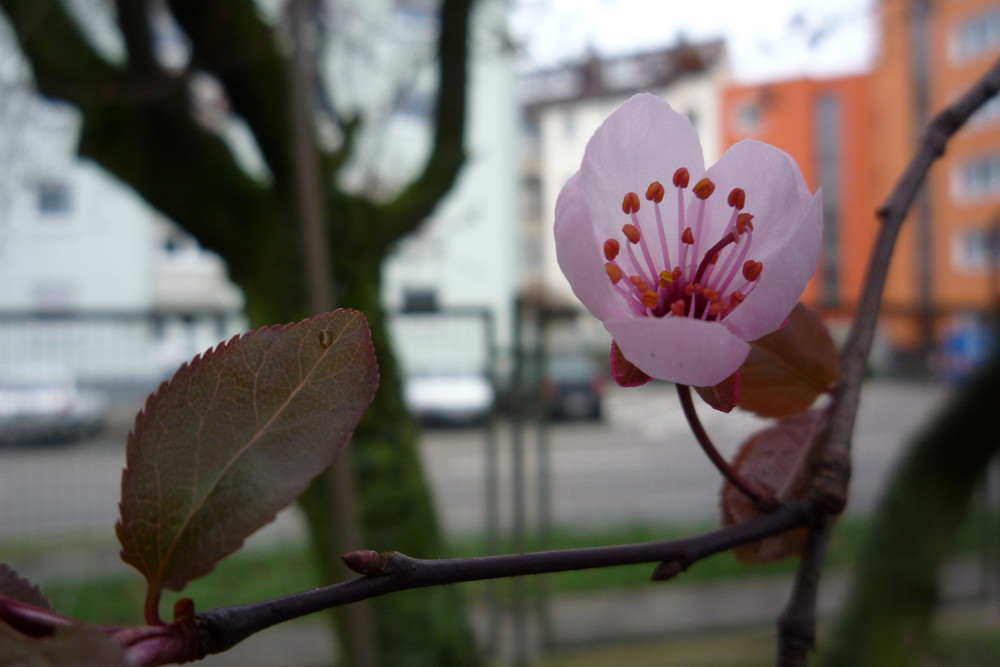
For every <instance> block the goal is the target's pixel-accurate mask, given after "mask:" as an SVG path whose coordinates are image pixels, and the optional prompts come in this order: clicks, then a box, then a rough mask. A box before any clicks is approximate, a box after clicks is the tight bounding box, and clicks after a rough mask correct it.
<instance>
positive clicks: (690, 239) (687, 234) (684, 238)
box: [681, 227, 694, 245]
mask: <svg viewBox="0 0 1000 667" xmlns="http://www.w3.org/2000/svg"><path fill="white" fill-rule="evenodd" d="M681 243H687V244H688V245H694V232H692V231H691V228H690V227H685V228H684V233H683V234H681Z"/></svg>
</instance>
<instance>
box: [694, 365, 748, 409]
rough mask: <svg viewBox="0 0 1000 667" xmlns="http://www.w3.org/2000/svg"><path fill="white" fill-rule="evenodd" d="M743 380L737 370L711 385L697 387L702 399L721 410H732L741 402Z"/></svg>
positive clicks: (696, 389)
mask: <svg viewBox="0 0 1000 667" xmlns="http://www.w3.org/2000/svg"><path fill="white" fill-rule="evenodd" d="M742 386H743V382H742V378H741V377H740V372H739V371H736V372H735V373H733V374H732V375H730V376H729V377H727V378H726V379H725V380H723V381H722V382H720V383H719V384H717V385H713V386H711V387H695V388H694V390H695V391H696V392H698V395H699V396H701V399H702V400H703V401H705V402H706V403H708V404H709V405H710V406H712V407H713V408H715V409H716V410H718V411H719V412H732V411H733V408H735V407H736V406H737V405H738V404H739V402H740V391H741V390H742Z"/></svg>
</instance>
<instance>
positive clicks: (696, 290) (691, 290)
mask: <svg viewBox="0 0 1000 667" xmlns="http://www.w3.org/2000/svg"><path fill="white" fill-rule="evenodd" d="M701 293H702V288H701V285H699V284H698V283H688V284H687V285H685V286H684V296H693V295H695V294H701Z"/></svg>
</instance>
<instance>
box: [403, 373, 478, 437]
mask: <svg viewBox="0 0 1000 667" xmlns="http://www.w3.org/2000/svg"><path fill="white" fill-rule="evenodd" d="M494 394H495V392H494V391H493V385H491V384H490V381H489V380H488V379H487V378H486V377H485V376H483V375H482V374H480V373H473V372H417V373H412V374H411V375H409V376H408V377H407V378H406V379H405V380H404V382H403V398H404V400H405V402H406V406H407V407H408V408H409V410H410V412H412V413H413V414H414V415H415V416H416V417H417V418H418V419H420V420H421V421H422V422H424V423H427V424H448V425H463V424H474V423H477V422H481V421H483V420H484V419H486V417H487V416H488V415H489V413H490V410H492V409H493V401H494V399H495V395H494Z"/></svg>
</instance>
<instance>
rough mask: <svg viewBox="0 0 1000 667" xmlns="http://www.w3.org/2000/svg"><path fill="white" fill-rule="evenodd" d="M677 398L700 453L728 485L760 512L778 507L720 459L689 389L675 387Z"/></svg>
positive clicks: (766, 495) (766, 494)
mask: <svg viewBox="0 0 1000 667" xmlns="http://www.w3.org/2000/svg"><path fill="white" fill-rule="evenodd" d="M677 396H678V397H679V398H680V399H681V408H682V409H683V410H684V416H685V417H686V418H687V420H688V424H690V425H691V432H692V433H694V437H695V439H696V440H697V441H698V444H699V445H701V449H702V451H704V452H705V454H706V455H707V456H708V459H709V460H710V461H711V462H712V464H713V465H714V466H715V467H716V468H718V470H719V472H720V473H722V476H723V477H725V478H726V479H727V480H728V481H729V483H730V484H732V485H733V486H735V487H736V488H737V489H739V490H740V491H741V492H743V494H744V495H745V496H746V497H747V498H749V499H750V500H751V501H753V504H754V505H756V506H757V509H759V510H760V511H762V512H770V511H772V510H774V508H776V507H777V506H778V502H777V500H776V499H775V498H774V495H773V494H772V493H770V492H769V491H767V490H765V489H761V488H760V487H758V486H757V485H756V484H754V483H753V482H751V481H750V480H748V479H747V478H746V477H744V476H743V475H741V474H740V473H739V472H737V471H736V469H735V468H733V467H732V466H731V465H729V462H728V461H726V459H724V458H723V457H722V454H720V453H719V450H718V449H716V448H715V445H714V444H713V443H712V439H711V438H710V437H708V432H707V431H705V427H704V426H702V424H701V420H700V419H698V413H697V412H696V411H695V409H694V400H692V398H691V387H690V386H688V385H686V384H678V385H677Z"/></svg>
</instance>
